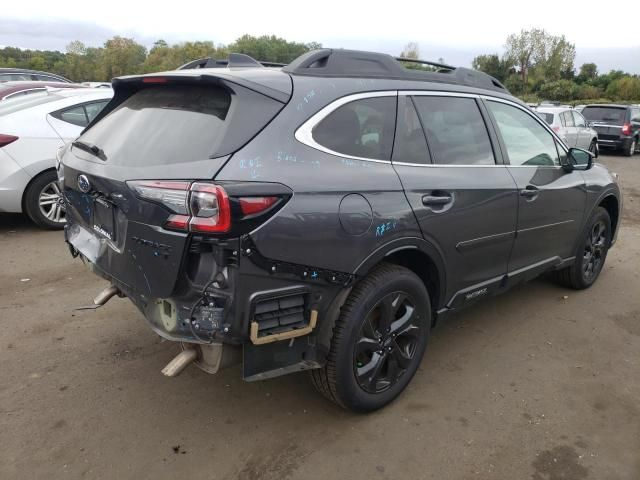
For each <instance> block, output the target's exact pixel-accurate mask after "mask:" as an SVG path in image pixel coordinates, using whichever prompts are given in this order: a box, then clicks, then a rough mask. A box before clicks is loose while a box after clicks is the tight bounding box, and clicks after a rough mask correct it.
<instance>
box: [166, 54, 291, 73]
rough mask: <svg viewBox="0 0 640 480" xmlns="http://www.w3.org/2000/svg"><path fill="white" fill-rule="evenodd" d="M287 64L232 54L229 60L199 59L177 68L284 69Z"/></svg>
mask: <svg viewBox="0 0 640 480" xmlns="http://www.w3.org/2000/svg"><path fill="white" fill-rule="evenodd" d="M285 65H286V63H276V62H261V61H258V60H254V59H253V58H251V57H250V56H249V55H245V54H243V53H230V54H229V58H228V59H227V60H216V59H215V58H213V57H204V58H199V59H198V60H193V61H191V62H189V63H185V64H184V65H182V66H180V67H178V68H177V70H191V69H194V68H241V67H284V66H285Z"/></svg>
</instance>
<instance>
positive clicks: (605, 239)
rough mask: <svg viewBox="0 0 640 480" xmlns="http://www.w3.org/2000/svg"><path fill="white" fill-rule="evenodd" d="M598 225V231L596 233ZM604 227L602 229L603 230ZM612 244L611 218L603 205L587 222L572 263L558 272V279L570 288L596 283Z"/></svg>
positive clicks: (576, 288) (580, 288) (579, 288)
mask: <svg viewBox="0 0 640 480" xmlns="http://www.w3.org/2000/svg"><path fill="white" fill-rule="evenodd" d="M596 226H598V232H599V233H597V234H596ZM601 229H602V230H601ZM610 244H611V218H610V217H609V213H608V212H607V211H606V210H605V209H604V208H602V207H598V208H596V209H595V211H594V212H593V214H592V215H591V218H590V219H589V221H588V222H587V227H586V228H585V230H584V232H583V233H582V236H581V238H580V242H579V244H578V249H577V250H576V255H575V256H576V259H575V261H574V262H573V264H572V265H570V266H569V267H566V268H563V269H562V270H558V271H557V272H556V278H557V279H558V281H559V282H560V283H561V284H562V285H564V286H566V287H569V288H573V289H575V290H584V289H585V288H589V287H590V286H591V285H593V284H594V283H595V281H596V280H597V279H598V276H599V275H600V272H601V271H602V267H603V266H604V262H605V260H606V259H607V253H608V251H609V246H610Z"/></svg>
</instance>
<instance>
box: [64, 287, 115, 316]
mask: <svg viewBox="0 0 640 480" xmlns="http://www.w3.org/2000/svg"><path fill="white" fill-rule="evenodd" d="M116 295H119V296H121V297H122V296H123V293H122V292H121V291H120V290H119V289H118V287H116V286H115V285H110V286H108V287H107V288H105V289H104V290H102V291H101V292H100V293H99V294H98V295H96V297H95V298H94V299H93V305H87V306H86V307H78V308H76V309H74V310H95V309H96V308H100V307H101V306H103V305H104V304H105V303H107V302H108V301H109V300H111V299H112V298H113V297H115V296H116Z"/></svg>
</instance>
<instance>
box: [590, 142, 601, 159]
mask: <svg viewBox="0 0 640 480" xmlns="http://www.w3.org/2000/svg"><path fill="white" fill-rule="evenodd" d="M589 151H590V152H591V153H593V154H594V155H595V156H596V157H597V156H598V154H599V152H598V142H596V141H595V140H591V143H590V144H589Z"/></svg>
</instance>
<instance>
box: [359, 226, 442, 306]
mask: <svg viewBox="0 0 640 480" xmlns="http://www.w3.org/2000/svg"><path fill="white" fill-rule="evenodd" d="M383 262H386V263H392V264H395V265H400V266H402V267H405V268H407V269H409V270H411V271H412V272H413V273H415V274H416V275H417V276H418V277H419V278H420V279H421V280H422V282H423V283H424V285H425V287H426V288H427V291H428V292H429V297H430V300H431V308H432V312H433V314H434V319H435V312H437V311H438V310H439V309H440V308H441V307H442V305H444V303H445V300H446V298H445V296H446V286H447V284H446V269H445V263H444V256H443V255H442V253H441V252H440V251H439V250H438V249H437V248H436V247H435V246H434V245H432V244H431V243H429V242H427V241H426V240H424V239H422V238H417V237H416V238H406V239H398V240H395V241H392V242H389V243H387V244H385V245H383V246H382V247H380V248H379V249H378V250H376V251H375V252H373V253H372V254H371V255H369V257H367V258H366V259H365V260H364V261H363V262H362V263H361V264H360V265H359V266H358V268H357V269H356V271H355V272H354V273H355V274H356V276H357V277H364V276H365V275H367V274H368V273H369V272H370V271H371V270H373V269H374V268H375V267H376V266H378V265H379V264H380V263H383Z"/></svg>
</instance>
